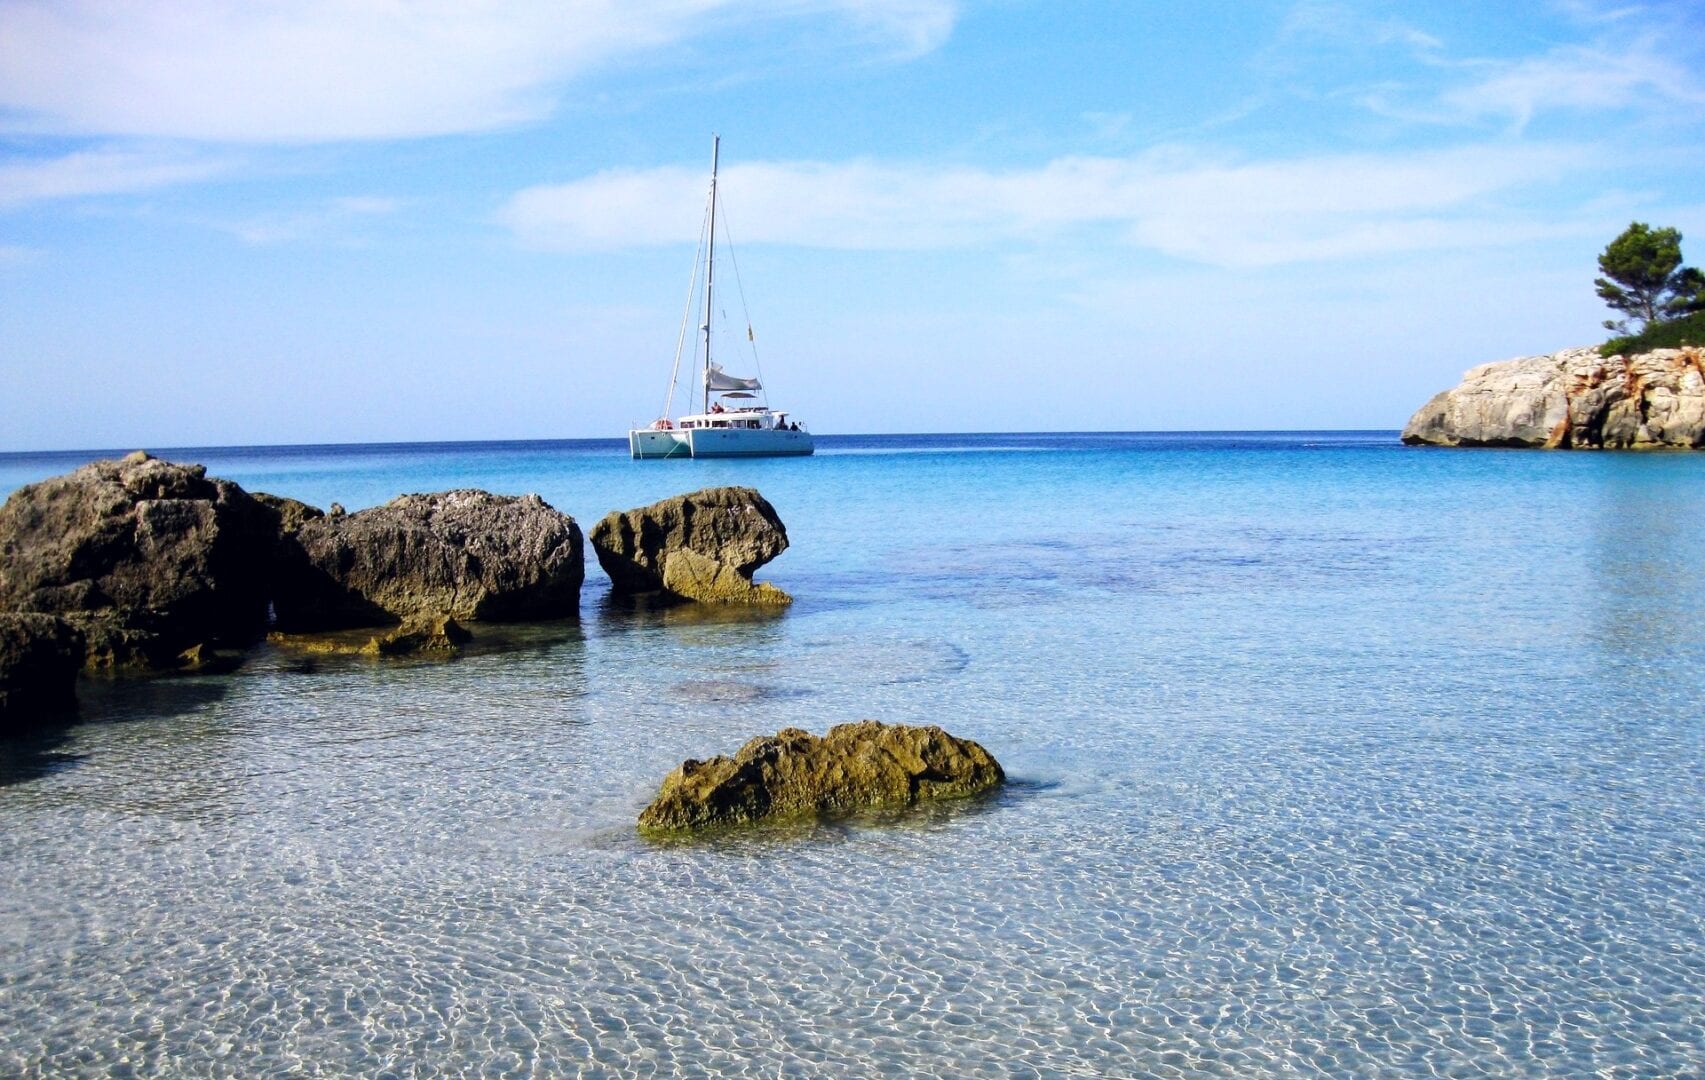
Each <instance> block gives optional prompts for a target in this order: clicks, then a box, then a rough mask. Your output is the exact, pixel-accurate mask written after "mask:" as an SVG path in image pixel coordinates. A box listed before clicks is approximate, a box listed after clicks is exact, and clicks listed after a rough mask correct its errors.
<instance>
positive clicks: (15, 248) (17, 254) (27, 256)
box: [0, 244, 41, 267]
mask: <svg viewBox="0 0 1705 1080" xmlns="http://www.w3.org/2000/svg"><path fill="white" fill-rule="evenodd" d="M40 257H41V250H40V249H39V248H32V247H24V246H23V245H22V244H0V267H4V266H22V265H24V264H25V263H31V262H34V261H36V259H38V258H40Z"/></svg>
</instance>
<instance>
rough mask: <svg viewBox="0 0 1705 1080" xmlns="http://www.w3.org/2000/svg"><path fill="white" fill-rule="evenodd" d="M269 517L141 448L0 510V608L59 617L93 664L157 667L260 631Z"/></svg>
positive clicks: (19, 496)
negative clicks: (79, 634)
mask: <svg viewBox="0 0 1705 1080" xmlns="http://www.w3.org/2000/svg"><path fill="white" fill-rule="evenodd" d="M276 536H277V517H276V515H275V514H274V513H273V512H272V511H270V510H269V509H268V508H266V507H265V506H263V505H262V504H261V503H259V502H257V501H256V500H255V499H253V498H252V497H251V496H250V495H249V494H248V493H247V492H245V491H244V490H243V489H242V488H241V487H239V486H237V485H236V484H233V483H231V482H230V481H229V480H219V479H214V478H210V477H208V476H207V474H206V470H205V469H204V468H203V467H202V466H200V465H178V464H174V463H172V462H168V461H161V460H159V459H158V458H154V457H152V456H150V455H148V454H146V453H143V452H141V451H138V452H137V453H134V454H131V455H129V456H128V457H125V458H123V459H122V460H118V461H96V462H93V463H91V464H88V465H85V466H83V467H82V468H80V469H77V470H76V471H74V472H71V473H68V474H66V475H64V476H56V477H51V478H49V479H47V480H43V481H41V482H40V483H36V484H29V485H27V486H25V487H22V488H19V489H18V490H17V491H15V492H13V493H12V495H11V497H10V498H8V499H7V500H6V503H5V505H4V506H3V507H0V611H36V612H45V613H48V614H55V615H63V616H65V617H67V618H68V619H69V620H70V621H72V622H74V623H76V624H77V625H78V627H79V628H80V629H81V630H82V631H83V634H84V638H85V642H86V646H87V650H88V651H87V654H86V659H87V661H88V663H89V664H91V665H92V666H115V667H157V666H162V665H169V664H173V663H175V662H176V659H175V658H176V657H177V655H178V654H179V653H181V652H182V651H183V650H185V649H187V648H190V647H192V646H195V645H197V644H204V643H213V642H242V641H247V640H252V639H253V638H254V637H256V636H258V634H259V632H260V629H261V627H262V626H263V624H264V621H265V618H266V600H267V585H268V580H267V579H268V576H269V571H270V569H271V564H272V554H273V550H274V543H275V540H276Z"/></svg>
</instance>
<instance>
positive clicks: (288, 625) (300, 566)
mask: <svg viewBox="0 0 1705 1080" xmlns="http://www.w3.org/2000/svg"><path fill="white" fill-rule="evenodd" d="M290 540H291V542H292V543H293V545H294V549H295V555H294V556H293V558H292V559H291V560H290V561H289V562H288V563H287V565H286V566H285V567H284V569H283V570H282V572H281V575H280V581H279V585H278V589H277V592H276V595H275V597H274V599H273V608H274V611H275V613H276V615H277V618H278V623H279V626H280V627H282V628H284V629H286V630H326V629H333V628H336V627H340V626H374V625H383V624H385V623H391V622H397V621H400V620H410V619H419V618H431V617H436V616H445V617H448V618H450V619H458V620H469V619H476V620H489V621H503V620H520V619H551V618H562V617H568V616H574V615H577V614H579V611H580V584H581V581H582V580H583V579H584V578H585V573H586V569H585V562H584V560H585V555H584V553H583V550H582V538H581V534H580V526H578V525H576V524H575V522H574V519H573V518H571V517H569V516H568V515H567V514H563V513H560V512H558V511H556V510H554V509H552V508H551V507H550V506H549V505H548V504H547V503H546V502H545V501H544V500H543V499H541V498H539V497H538V496H537V495H526V496H521V497H514V496H506V495H492V494H490V493H489V492H484V491H474V490H469V489H463V490H457V491H446V492H442V493H439V494H433V495H403V496H400V497H398V498H395V499H392V500H391V501H390V502H388V503H386V504H385V505H383V506H377V507H373V508H372V509H370V510H359V511H357V512H355V513H353V514H338V513H333V514H329V515H326V516H324V517H318V518H312V519H309V520H305V521H303V522H301V524H300V526H299V527H298V528H297V530H296V532H295V534H294V536H293V537H291V538H290Z"/></svg>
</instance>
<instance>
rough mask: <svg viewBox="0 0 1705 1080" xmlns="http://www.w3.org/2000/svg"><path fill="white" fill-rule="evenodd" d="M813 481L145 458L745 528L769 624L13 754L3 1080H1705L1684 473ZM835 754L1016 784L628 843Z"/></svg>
mask: <svg viewBox="0 0 1705 1080" xmlns="http://www.w3.org/2000/svg"><path fill="white" fill-rule="evenodd" d="M820 445H821V447H822V449H821V450H820V452H819V454H818V456H817V457H815V458H811V459H807V460H778V461H749V462H652V463H635V462H630V461H628V460H627V459H626V457H625V456H624V454H623V452H622V450H621V449H620V448H619V447H617V446H615V445H614V444H607V443H554V444H504V445H489V446H430V447H357V448H347V447H346V448H309V449H301V450H279V449H270V450H268V449H262V450H196V451H188V452H182V453H173V454H166V455H165V456H172V457H177V458H180V459H186V460H201V461H204V462H206V463H207V464H208V465H209V467H210V471H212V472H213V473H215V474H217V475H222V476H227V477H230V478H232V479H235V480H238V481H239V482H241V483H243V484H244V485H245V486H247V487H250V488H258V489H261V490H266V491H272V492H275V493H279V494H285V495H292V496H295V497H298V498H302V499H306V500H308V501H310V502H314V503H316V504H319V505H322V506H323V505H326V504H327V503H329V502H331V501H333V500H336V501H339V502H342V503H343V504H344V505H346V506H347V507H349V508H350V509H355V508H357V507H360V506H364V505H370V504H373V503H377V502H381V501H384V500H385V499H387V498H389V497H391V496H392V495H394V494H397V493H399V492H403V491H419V490H438V489H443V488H448V487H455V486H478V487H485V488H488V489H491V490H494V491H501V492H512V493H520V492H527V491H536V492H538V493H540V494H541V495H543V496H544V497H545V499H546V500H547V501H549V502H550V503H551V504H552V505H554V506H556V507H558V508H559V509H562V510H565V511H567V512H569V513H572V514H573V515H575V517H576V518H578V519H579V520H580V521H581V522H582V524H583V525H588V526H589V525H590V524H591V523H592V522H593V521H595V520H596V519H597V518H598V517H599V516H601V515H602V514H603V513H604V512H605V511H607V510H610V509H614V508H618V507H630V506H635V505H639V504H641V503H644V502H648V501H650V500H652V499H655V498H658V497H661V496H664V495H668V494H673V493H677V492H680V491H685V490H689V489H692V488H695V487H700V486H706V485H711V484H721V483H747V484H751V485H753V486H756V487H758V488H759V489H760V490H761V491H763V492H764V494H765V495H766V496H767V497H769V498H770V500H771V501H772V502H773V503H774V504H775V505H776V507H777V509H778V511H779V512H780V513H781V515H782V517H783V519H784V520H785V521H786V523H787V526H788V531H789V535H790V536H791V538H792V540H793V547H792V549H791V550H789V551H788V552H787V553H786V554H785V555H783V556H782V557H781V558H780V559H778V560H777V561H776V562H774V563H772V564H771V565H770V566H769V567H767V568H765V570H763V571H761V572H760V575H759V576H760V577H761V578H765V579H768V580H771V581H774V582H776V583H777V584H780V585H782V586H783V587H784V588H787V589H788V590H789V591H791V592H792V593H793V594H794V595H795V596H796V597H797V603H796V604H795V605H794V607H793V608H792V609H791V610H789V611H787V612H786V613H784V614H780V615H773V616H764V615H757V616H753V615H745V616H740V615H735V614H726V615H722V616H715V615H712V616H705V615H700V614H695V613H694V612H693V611H691V610H690V609H675V610H672V611H666V612H633V611H627V610H623V609H621V608H618V607H614V606H612V605H610V604H608V603H607V602H606V600H605V598H604V584H605V582H604V578H603V577H602V574H601V573H600V572H599V571H598V570H597V568H596V565H595V564H593V566H592V567H591V569H590V570H589V574H588V578H589V580H588V582H587V586H586V590H585V592H584V594H583V599H582V620H581V622H580V624H579V625H578V626H575V625H568V624H557V625H547V626H535V627H527V628H520V629H516V630H513V631H510V632H508V633H507V635H506V640H505V641H503V642H501V644H503V645H504V646H505V648H503V649H501V650H500V649H497V648H496V647H495V646H496V645H497V644H500V643H498V642H492V643H491V644H492V646H493V647H492V648H489V649H483V650H482V649H476V650H475V651H473V652H472V653H471V654H469V655H467V656H465V657H463V658H461V659H458V660H454V661H447V662H420V663H407V664H396V663H392V664H378V663H372V662H362V661H357V660H353V659H351V660H342V661H336V662H324V661H322V662H315V663H308V662H304V661H303V660H301V659H300V658H293V657H290V656H287V655H282V654H279V653H277V652H274V651H270V650H268V649H265V648H262V649H260V650H258V651H257V652H256V654H255V655H254V656H253V658H252V659H251V660H250V662H249V664H248V665H247V667H246V669H245V670H243V671H242V672H240V673H238V674H235V675H230V676H204V677H190V678H165V679H156V680H147V681H135V682H119V683H90V684H89V685H87V686H85V687H84V688H83V691H82V697H83V702H84V704H83V721H84V722H83V723H81V724H80V725H78V726H76V727H74V728H71V729H70V730H68V731H66V732H64V733H61V734H58V735H54V736H46V737H42V738H40V739H35V740H30V741H26V742H23V743H18V744H13V745H10V746H7V747H5V749H4V750H0V755H3V756H0V774H3V775H0V779H3V780H4V786H0V865H4V866H5V868H6V872H5V874H4V876H3V878H0V1074H6V1075H10V1074H22V1075H26V1076H34V1075H44V1076H45V1075H52V1076H60V1075H93V1076H107V1075H112V1076H126V1075H159V1076H280V1077H283V1076H328V1077H330V1076H349V1075H368V1076H373V1075H393V1076H426V1075H445V1074H450V1075H455V1074H473V1075H490V1076H538V1077H545V1076H560V1075H575V1074H582V1075H589V1076H611V1077H615V1076H701V1075H718V1076H722V1075H726V1076H766V1077H773V1076H778V1075H779V1076H874V1075H933V1076H970V1077H980V1076H987V1077H1025V1076H1055V1075H1061V1074H1077V1075H1108V1076H1160V1077H1196V1076H1209V1077H1213V1076H1223V1077H1234V1076H1235V1077H1264V1076H1311V1075H1312V1076H1332V1077H1338V1076H1350V1075H1354V1076H1389V1077H1421V1076H1427V1077H1430V1076H1482V1075H1501V1076H1531V1077H1556V1076H1585V1075H1598V1076H1607V1077H1648V1076H1676V1075H1695V1074H1700V1073H1702V1072H1705V1034H1702V1033H1705V1004H1702V1002H1705V828H1702V827H1701V825H1700V822H1701V819H1702V816H1705V815H1702V811H1705V720H1702V714H1705V709H1702V705H1705V634H1702V633H1701V629H1702V626H1701V613H1702V612H1705V575H1702V574H1701V571H1700V566H1701V564H1700V545H1699V535H1700V528H1701V526H1702V524H1705V456H1686V455H1628V454H1623V455H1614V454H1584V453H1583V454H1563V453H1537V452H1521V451H1440V450H1420V449H1408V448H1404V447H1401V446H1399V445H1397V443H1396V440H1395V437H1394V435H1393V434H1392V433H1389V432H1379V433H1352V434H1343V433H1328V434H1310V433H1300V434H1274V435H1146V436H1145V435H1132V436H953V437H947V436H941V437H925V438H906V437H890V438H871V439H832V438H826V439H823V440H821V443H820ZM85 456H86V455H85ZM78 460H80V459H78V458H77V457H76V456H74V455H73V456H53V455H30V456H20V455H12V456H0V490H9V489H10V488H12V487H14V486H16V485H18V484H20V483H24V482H27V481H29V480H33V479H36V478H39V477H41V476H45V475H49V474H52V473H55V472H61V471H64V470H66V469H69V468H71V467H73V466H74V465H75V464H76V463H77V461H78ZM863 717H876V718H880V719H884V720H890V721H905V722H936V723H940V724H942V725H943V726H945V727H946V728H948V729H949V730H950V731H953V732H954V733H956V734H960V735H964V736H969V737H971V738H975V739H977V740H979V741H980V742H982V743H983V744H984V745H986V746H987V747H988V748H989V749H990V750H991V751H992V752H993V753H994V754H995V755H996V756H997V757H999V758H1000V759H1001V761H1002V762H1003V763H1004V764H1005V765H1006V767H1007V770H1008V772H1009V774H1010V775H1011V776H1012V777H1013V778H1014V782H1013V783H1012V784H1011V785H1010V786H1009V787H1008V788H1007V789H1006V790H1005V791H1004V792H1002V793H1001V794H999V795H997V796H995V797H992V798H988V799H983V800H979V801H975V802H969V803H961V804H951V805H945V806H940V807H936V808H933V809H929V810H925V811H921V812H918V813H914V814H906V815H897V816H890V817H886V818H859V819H854V820H850V821H837V822H826V823H822V824H818V825H812V826H796V827H792V828H787V829H775V830H757V831H749V832H744V833H735V834H726V835H722V836H717V837H713V838H711V839H708V840H705V841H703V842H698V843H691V844H650V843H646V842H644V841H641V840H640V839H639V838H638V837H637V836H636V835H635V833H634V832H633V829H632V822H633V818H634V816H635V814H636V813H637V812H638V810H639V808H640V807H641V806H642V805H643V804H644V803H645V801H646V800H647V799H648V798H649V796H650V794H651V793H652V792H654V791H655V785H656V783H657V781H658V780H659V779H660V778H661V777H662V776H663V774H664V773H666V772H667V771H668V770H669V769H670V768H671V767H673V766H674V765H675V764H677V763H678V762H679V761H680V760H681V759H682V758H685V757H703V756H707V755H710V754H713V753H716V752H721V751H731V750H733V749H734V748H735V747H736V746H738V744H739V743H740V742H742V741H743V740H744V739H745V738H746V737H747V736H749V735H752V734H757V733H760V732H769V731H774V730H776V729H778V728H780V727H784V726H788V725H795V726H800V727H806V728H810V729H813V730H817V731H821V730H823V729H824V728H826V727H827V726H828V725H830V724H833V723H837V722H841V721H845V720H854V719H859V718H863Z"/></svg>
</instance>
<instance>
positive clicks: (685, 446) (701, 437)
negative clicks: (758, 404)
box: [628, 428, 816, 458]
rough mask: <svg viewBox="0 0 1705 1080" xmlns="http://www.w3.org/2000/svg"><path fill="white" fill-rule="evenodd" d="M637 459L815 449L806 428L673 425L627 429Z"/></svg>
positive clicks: (786, 453) (799, 453)
mask: <svg viewBox="0 0 1705 1080" xmlns="http://www.w3.org/2000/svg"><path fill="white" fill-rule="evenodd" d="M628 450H629V452H630V453H631V454H632V456H634V457H636V458H720V457H806V456H808V455H810V454H812V453H814V452H815V451H816V443H815V440H813V439H812V438H811V433H810V432H809V431H777V430H774V429H771V428H760V429H754V428H690V429H684V430H683V429H680V428H676V429H674V430H671V431H658V430H656V429H645V430H635V431H630V432H628Z"/></svg>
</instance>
